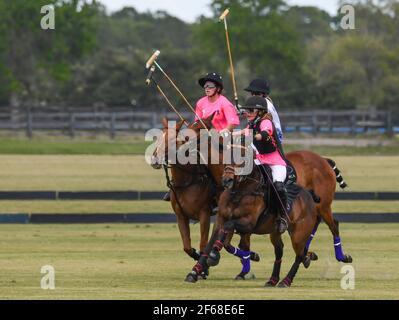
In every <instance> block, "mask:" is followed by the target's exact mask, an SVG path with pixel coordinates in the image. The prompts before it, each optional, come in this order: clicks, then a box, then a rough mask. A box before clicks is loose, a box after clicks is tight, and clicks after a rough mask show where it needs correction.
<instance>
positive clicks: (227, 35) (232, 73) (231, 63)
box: [224, 20, 239, 113]
mask: <svg viewBox="0 0 399 320" xmlns="http://www.w3.org/2000/svg"><path fill="white" fill-rule="evenodd" d="M224 25H225V29H226V42H227V51H228V53H229V61H230V72H231V80H232V82H233V91H234V101H235V106H236V111H237V113H239V110H238V95H237V86H236V79H235V75H234V65H233V58H232V56H231V48H230V39H229V31H228V29H227V21H226V20H224Z"/></svg>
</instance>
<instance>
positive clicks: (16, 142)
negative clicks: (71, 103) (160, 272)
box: [0, 132, 399, 156]
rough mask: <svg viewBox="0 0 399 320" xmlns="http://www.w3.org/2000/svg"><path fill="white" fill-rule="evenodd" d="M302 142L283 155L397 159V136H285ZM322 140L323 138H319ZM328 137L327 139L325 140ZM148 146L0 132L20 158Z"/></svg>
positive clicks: (132, 139) (0, 144)
mask: <svg viewBox="0 0 399 320" xmlns="http://www.w3.org/2000/svg"><path fill="white" fill-rule="evenodd" d="M290 137H291V138H295V139H301V140H302V141H303V144H302V145H294V144H286V145H285V146H284V150H285V151H286V152H289V151H293V150H303V149H304V148H305V149H306V148H310V150H312V151H315V152H317V153H320V154H329V155H333V156H336V155H347V156H350V155H358V156H360V155H362V156H365V155H367V156H369V155H399V135H397V136H396V137H394V138H392V139H387V137H384V136H381V135H377V136H375V135H374V136H373V135H371V136H370V135H362V136H355V137H354V136H351V135H334V136H331V137H330V138H335V139H351V140H352V139H353V140H356V139H357V138H360V139H369V140H370V141H373V142H377V141H380V142H388V143H389V145H385V146H383V145H379V146H365V147H360V146H353V147H347V146H308V145H307V141H309V140H310V139H313V138H315V137H314V136H313V135H309V134H286V135H285V138H290ZM321 137H322V136H321ZM326 137H328V136H326ZM150 143H151V142H146V141H145V140H144V133H137V134H135V135H125V136H123V135H118V136H117V137H116V138H115V139H110V138H109V137H108V136H107V135H104V134H103V135H101V134H98V133H96V135H91V136H90V135H85V136H83V135H81V136H78V137H76V138H73V139H71V138H68V137H66V136H51V135H49V134H36V135H35V136H34V137H33V138H32V139H27V138H26V137H25V136H24V135H21V134H20V135H19V137H18V136H17V133H16V132H10V133H9V134H4V133H3V132H0V154H21V155H28V154H30V155H33V154H35V155H39V154H41V155H57V154H58V155H59V154H63V155H87V154H91V155H135V154H136V155H137V154H144V152H145V150H146V148H147V147H148V146H149V144H150Z"/></svg>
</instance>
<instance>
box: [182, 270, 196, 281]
mask: <svg viewBox="0 0 399 320" xmlns="http://www.w3.org/2000/svg"><path fill="white" fill-rule="evenodd" d="M197 280H198V275H197V274H196V273H195V272H190V273H189V274H188V275H187V277H186V280H185V281H186V282H189V283H196V282H197Z"/></svg>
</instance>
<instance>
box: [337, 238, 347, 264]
mask: <svg viewBox="0 0 399 320" xmlns="http://www.w3.org/2000/svg"><path fill="white" fill-rule="evenodd" d="M334 249H335V258H336V259H337V260H338V261H342V260H344V259H345V255H344V253H343V252H342V245H341V238H340V237H334Z"/></svg>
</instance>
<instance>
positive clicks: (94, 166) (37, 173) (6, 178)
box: [0, 155, 399, 191]
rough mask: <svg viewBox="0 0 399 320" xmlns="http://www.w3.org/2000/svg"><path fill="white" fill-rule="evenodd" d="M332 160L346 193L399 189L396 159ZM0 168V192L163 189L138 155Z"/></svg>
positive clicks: (7, 160)
mask: <svg viewBox="0 0 399 320" xmlns="http://www.w3.org/2000/svg"><path fill="white" fill-rule="evenodd" d="M327 156H328V155H327ZM333 159H334V160H335V161H336V163H337V165H338V167H339V168H340V170H341V171H342V175H343V177H344V178H345V180H346V182H347V183H348V185H349V188H347V189H346V190H348V191H398V190H399V179H397V177H398V176H399V166H398V165H397V164H398V163H399V156H370V157H362V156H359V157H357V156H335V157H333ZM0 163H1V166H0V181H1V184H0V190H58V191H63V190H72V191H79V190H112V191H113V190H143V191H145V190H147V191H156V190H158V191H162V190H167V188H166V181H165V176H164V172H163V170H154V169H152V168H151V167H150V166H149V165H148V164H147V163H146V162H145V159H144V156H140V155H136V156H133V155H132V156H127V155H113V156H110V155H102V156H101V155H100V156H99V155H67V156H66V155H0ZM337 190H338V191H341V190H339V188H338V187H337Z"/></svg>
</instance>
